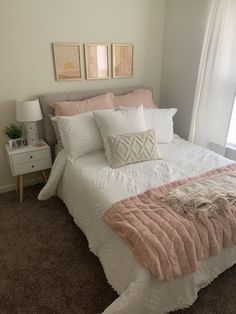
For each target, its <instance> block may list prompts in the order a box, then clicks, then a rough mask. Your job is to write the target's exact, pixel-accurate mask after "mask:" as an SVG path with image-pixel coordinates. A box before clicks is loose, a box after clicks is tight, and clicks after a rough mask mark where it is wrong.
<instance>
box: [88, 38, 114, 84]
mask: <svg viewBox="0 0 236 314" xmlns="http://www.w3.org/2000/svg"><path fill="white" fill-rule="evenodd" d="M109 53H110V45H109V44H84V55H85V68H86V79H87V80H98V79H108V78H110V58H109Z"/></svg>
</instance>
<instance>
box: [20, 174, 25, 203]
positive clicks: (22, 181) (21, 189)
mask: <svg viewBox="0 0 236 314" xmlns="http://www.w3.org/2000/svg"><path fill="white" fill-rule="evenodd" d="M19 177H20V184H19V185H20V203H23V196H24V176H23V174H22V175H20V176H19Z"/></svg>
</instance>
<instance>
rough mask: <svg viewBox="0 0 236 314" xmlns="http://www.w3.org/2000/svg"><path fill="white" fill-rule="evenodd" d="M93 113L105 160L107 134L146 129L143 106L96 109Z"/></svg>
mask: <svg viewBox="0 0 236 314" xmlns="http://www.w3.org/2000/svg"><path fill="white" fill-rule="evenodd" d="M93 115H94V117H95V120H96V123H97V125H98V127H99V129H100V132H101V135H102V139H103V143H104V148H105V156H106V158H107V160H109V156H110V147H109V145H108V143H107V136H110V135H119V134H127V133H135V132H142V131H146V126H145V121H144V115H143V106H140V107H137V108H132V109H130V110H125V111H119V110H117V111H103V112H101V111H96V112H94V113H93Z"/></svg>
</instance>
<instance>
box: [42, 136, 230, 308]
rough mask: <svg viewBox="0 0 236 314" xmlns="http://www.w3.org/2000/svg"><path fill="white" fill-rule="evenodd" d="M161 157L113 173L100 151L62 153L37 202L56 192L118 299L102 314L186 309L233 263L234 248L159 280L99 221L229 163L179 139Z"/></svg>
mask: <svg viewBox="0 0 236 314" xmlns="http://www.w3.org/2000/svg"><path fill="white" fill-rule="evenodd" d="M158 147H159V154H160V157H161V159H159V160H154V161H148V162H143V163H138V164H132V165H127V166H125V167H122V168H118V169H112V168H110V167H109V166H108V164H107V162H106V160H105V156H104V152H103V151H99V152H95V153H92V154H89V155H86V156H83V157H81V158H79V159H77V160H76V161H74V162H73V163H72V162H69V161H67V159H66V155H65V152H64V151H61V152H60V153H59V154H58V156H57V158H56V161H55V163H54V165H53V169H52V173H51V176H50V178H49V181H48V183H47V185H46V186H45V187H44V189H43V190H42V191H41V192H40V195H39V199H41V200H43V199H47V198H49V197H50V196H52V195H54V194H55V193H57V194H58V195H59V197H60V198H61V199H62V200H63V201H64V202H65V204H66V206H67V207H68V210H69V212H70V214H71V215H72V216H73V218H74V221H75V223H76V224H77V225H78V226H79V227H80V228H81V230H82V231H83V232H84V234H85V235H86V237H87V239H88V243H89V248H90V250H91V251H92V252H93V253H94V254H95V255H97V256H98V257H99V259H100V261H101V263H102V265H103V268H104V272H105V274H106V277H107V279H108V282H109V283H110V285H111V286H112V287H113V288H114V289H115V290H116V291H117V292H118V294H119V295H120V296H119V298H118V299H117V300H115V301H114V302H113V303H112V304H111V305H110V306H109V307H108V308H107V309H106V310H105V311H104V313H105V314H112V313H114V314H118V313H122V314H128V313H131V312H133V313H136V314H154V313H155V314H162V313H168V312H170V311H171V310H175V309H179V308H183V307H187V306H189V305H191V304H192V303H193V302H194V301H195V299H196V298H197V292H198V291H199V290H200V289H201V288H202V287H204V286H206V285H208V284H209V283H210V282H211V281H212V280H213V279H214V278H215V277H217V276H218V275H219V274H220V273H221V272H223V271H224V270H225V269H227V268H229V267H230V266H232V265H233V264H234V263H235V261H236V248H235V247H232V248H230V249H225V250H223V251H222V252H221V254H220V255H219V256H217V257H211V258H209V259H208V260H206V261H205V262H203V263H202V264H201V266H200V268H199V269H198V271H196V272H194V273H192V274H189V275H185V276H182V277H180V278H177V279H175V280H171V281H159V280H158V279H156V278H154V277H152V275H151V274H150V272H149V271H148V270H147V269H145V268H144V267H142V266H141V265H140V264H139V263H138V262H137V261H136V259H135V257H134V255H133V254H132V252H131V251H130V249H129V247H128V246H127V244H126V243H125V242H124V241H123V240H122V239H121V238H120V237H119V235H117V234H116V233H115V232H114V231H112V230H111V229H110V228H109V227H108V226H107V225H106V224H105V223H104V222H103V218H102V216H103V213H104V212H105V211H106V210H107V209H109V208H110V207H111V205H112V204H113V203H114V202H117V201H119V200H122V199H124V198H127V197H129V196H131V195H135V194H138V193H142V192H144V191H146V190H148V189H149V188H152V187H156V186H161V185H164V184H167V183H169V182H171V181H174V180H178V179H182V178H186V177H192V176H196V175H199V174H202V173H204V172H206V171H209V170H211V169H214V168H217V167H222V166H226V165H228V164H230V163H232V161H231V160H229V159H226V158H224V157H222V156H220V155H218V154H216V153H214V152H212V151H209V150H207V149H205V148H203V147H199V146H196V145H194V144H191V143H189V142H187V141H185V140H183V139H181V138H179V137H178V136H175V137H174V140H173V142H172V143H170V144H159V146H158Z"/></svg>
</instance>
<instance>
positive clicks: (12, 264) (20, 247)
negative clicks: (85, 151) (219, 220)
mask: <svg viewBox="0 0 236 314" xmlns="http://www.w3.org/2000/svg"><path fill="white" fill-rule="evenodd" d="M40 188H41V186H40V185H36V186H34V187H29V188H27V189H25V201H24V203H23V204H22V205H20V204H19V202H18V200H17V199H16V194H15V193H14V192H10V193H5V194H0V314H15V313H17V314H18V313H19V314H28V313H30V314H41V313H42V314H47V313H50V314H70V313H75V314H98V313H101V312H102V311H103V310H104V309H105V308H106V307H107V306H108V305H109V304H110V303H111V302H113V300H115V299H116V298H117V294H116V293H115V292H114V291H113V289H112V288H111V287H110V286H109V284H108V283H107V280H106V278H105V275H104V273H103V270H102V267H101V264H100V263H99V260H98V259H97V258H96V257H95V256H94V255H93V254H92V253H90V252H89V249H88V245H87V241H86V238H85V237H84V235H83V234H82V232H81V231H80V230H79V228H78V227H76V225H75V224H74V223H73V220H72V218H71V216H70V215H69V214H68V212H67V209H66V207H65V205H64V204H63V203H62V202H61V201H60V200H59V199H58V198H57V197H54V198H51V199H50V200H49V201H46V202H40V201H37V199H36V198H37V194H38V192H39V190H40ZM177 313H178V314H197V313H199V314H200V313H201V314H211V313H214V314H235V313H236V267H232V268H231V269H229V270H228V271H226V272H225V273H224V274H222V275H221V276H220V277H219V278H218V279H216V280H215V281H214V282H213V283H212V284H211V285H210V286H209V287H207V288H205V289H203V290H202V291H201V292H200V293H199V298H198V300H197V301H196V302H195V304H194V305H193V306H192V307H191V308H188V309H185V310H182V311H177V312H175V314H177ZM132 314H135V313H132Z"/></svg>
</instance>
